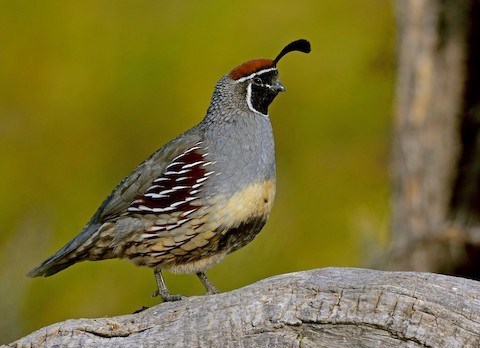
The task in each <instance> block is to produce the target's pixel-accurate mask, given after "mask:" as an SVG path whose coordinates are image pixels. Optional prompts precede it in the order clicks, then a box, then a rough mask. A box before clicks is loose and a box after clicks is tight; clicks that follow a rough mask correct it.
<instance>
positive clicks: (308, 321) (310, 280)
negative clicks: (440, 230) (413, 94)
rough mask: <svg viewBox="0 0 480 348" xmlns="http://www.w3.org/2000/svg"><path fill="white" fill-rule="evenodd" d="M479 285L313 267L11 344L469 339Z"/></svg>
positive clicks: (404, 343)
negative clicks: (227, 290) (231, 289)
mask: <svg viewBox="0 0 480 348" xmlns="http://www.w3.org/2000/svg"><path fill="white" fill-rule="evenodd" d="M479 294H480V283H479V282H476V281H473V280H468V279H463V278H456V277H450V276H444V275H438V274H432V273H418V272H384V271H374V270H367V269H355V268H325V269H315V270H311V271H303V272H297V273H290V274H284V275H280V276H275V277H272V278H268V279H265V280H262V281H259V282H257V283H254V284H252V285H249V286H246V287H244V288H241V289H238V290H234V291H230V292H227V293H222V294H217V295H211V296H196V297H189V298H187V299H185V300H182V301H179V302H170V303H164V304H159V305H157V306H155V307H152V308H149V309H147V310H145V311H143V312H141V313H137V314H130V315H123V316H118V317H112V318H97V319H71V320H67V321H64V322H61V323H56V324H53V325H50V326H47V327H45V328H42V329H40V330H38V331H36V332H33V333H31V334H30V335H28V336H25V337H23V338H21V339H19V340H18V341H16V342H13V343H11V344H10V346H11V347H52V346H56V347H64V346H65V347H79V346H82V347H478V346H480V295H479ZM84 300H87V299H84Z"/></svg>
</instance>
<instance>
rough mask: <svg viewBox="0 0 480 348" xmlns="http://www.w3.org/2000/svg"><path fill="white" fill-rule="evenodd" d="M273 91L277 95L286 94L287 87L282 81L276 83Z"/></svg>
mask: <svg viewBox="0 0 480 348" xmlns="http://www.w3.org/2000/svg"><path fill="white" fill-rule="evenodd" d="M272 89H273V90H274V91H275V92H277V93H280V92H285V86H284V85H283V84H282V83H281V82H280V81H277V82H275V84H274V85H273V86H272Z"/></svg>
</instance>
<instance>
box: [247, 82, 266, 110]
mask: <svg viewBox="0 0 480 348" xmlns="http://www.w3.org/2000/svg"><path fill="white" fill-rule="evenodd" d="M247 105H248V108H249V109H250V110H252V111H253V112H255V113H256V114H260V115H262V116H265V117H268V114H267V115H265V114H262V113H261V112H260V111H258V110H255V108H254V107H253V105H252V83H251V82H250V83H249V84H248V86H247Z"/></svg>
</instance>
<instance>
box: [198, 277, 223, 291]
mask: <svg viewBox="0 0 480 348" xmlns="http://www.w3.org/2000/svg"><path fill="white" fill-rule="evenodd" d="M197 277H198V279H200V281H201V282H202V284H203V286H204V287H205V289H207V293H206V295H213V294H218V293H219V292H220V291H218V289H217V288H216V287H215V285H213V283H212V282H211V281H210V279H208V277H207V275H206V274H205V272H197Z"/></svg>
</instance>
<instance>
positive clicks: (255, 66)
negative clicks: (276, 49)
mask: <svg viewBox="0 0 480 348" xmlns="http://www.w3.org/2000/svg"><path fill="white" fill-rule="evenodd" d="M293 51H299V52H303V53H309V52H310V42H308V41H307V40H305V39H300V40H296V41H293V42H290V43H289V44H288V45H287V46H285V47H284V48H283V50H282V51H281V52H280V53H279V54H278V56H277V57H276V58H275V59H266V58H258V59H252V60H249V61H248V62H246V63H243V64H241V65H239V66H237V67H236V68H234V69H233V70H232V71H231V72H230V78H231V79H233V80H238V79H240V78H242V77H246V76H249V75H251V74H253V73H256V72H257V71H260V70H265V69H270V68H275V67H276V66H277V63H278V61H279V60H280V59H281V58H282V57H283V56H284V55H286V54H287V53H290V52H293Z"/></svg>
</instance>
